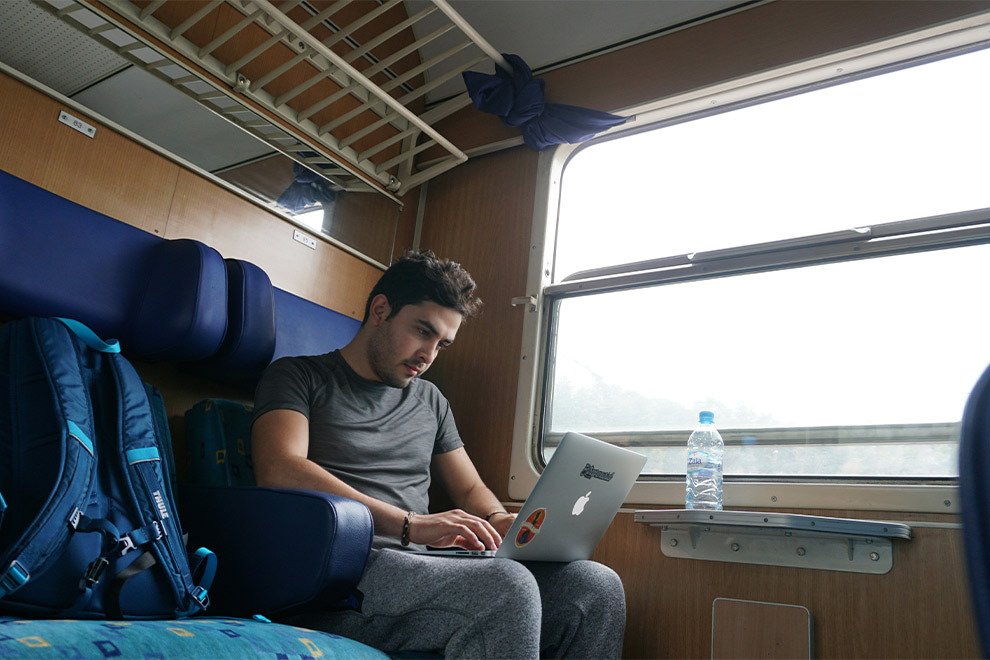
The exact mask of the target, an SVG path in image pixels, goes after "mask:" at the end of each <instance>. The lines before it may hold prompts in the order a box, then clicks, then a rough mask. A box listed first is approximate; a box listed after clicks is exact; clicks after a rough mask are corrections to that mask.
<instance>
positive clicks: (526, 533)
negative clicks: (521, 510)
mask: <svg viewBox="0 0 990 660" xmlns="http://www.w3.org/2000/svg"><path fill="white" fill-rule="evenodd" d="M546 519H547V510H546V509H537V510H536V511H534V512H533V513H531V514H529V518H526V521H525V522H524V523H523V524H522V527H520V528H519V533H518V534H516V547H517V548H521V547H523V546H524V545H526V544H527V543H529V542H530V541H532V540H533V539H535V538H536V535H537V534H539V533H540V527H541V526H542V525H543V523H544V521H546Z"/></svg>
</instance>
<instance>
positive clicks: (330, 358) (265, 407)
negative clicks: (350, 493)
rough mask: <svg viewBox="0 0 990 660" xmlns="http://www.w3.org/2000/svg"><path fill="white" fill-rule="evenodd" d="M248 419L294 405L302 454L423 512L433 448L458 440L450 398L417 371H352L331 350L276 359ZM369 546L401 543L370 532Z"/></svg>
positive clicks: (365, 489)
mask: <svg viewBox="0 0 990 660" xmlns="http://www.w3.org/2000/svg"><path fill="white" fill-rule="evenodd" d="M254 403H255V412H254V419H258V417H260V416H261V415H263V414H265V413H266V412H269V411H271V410H279V409H287V410H295V411H298V412H300V413H302V414H303V415H305V416H306V418H307V419H309V458H310V460H312V461H314V462H315V463H317V464H319V465H320V466H322V467H323V468H324V469H325V470H327V471H328V472H330V473H331V474H332V475H334V476H335V477H337V478H338V479H340V480H341V481H343V482H344V483H346V484H347V485H349V486H351V487H352V488H355V489H356V490H359V491H361V492H362V493H364V494H365V495H369V496H371V497H374V498H376V499H379V500H382V501H383V502H388V503H389V504H394V505H395V506H397V507H399V508H400V509H405V510H406V511H415V512H416V513H427V512H428V505H429V493H428V490H429V487H430V461H431V459H432V457H433V454H438V453H443V452H448V451H452V450H454V449H457V448H458V447H461V446H463V444H464V443H463V442H461V438H460V435H459V434H458V433H457V427H456V426H455V425H454V416H453V415H452V414H451V412H450V404H448V403H447V400H446V399H445V398H444V397H443V395H442V394H440V390H438V389H437V388H436V386H435V385H433V383H430V382H429V381H425V380H422V379H419V378H416V379H414V380H413V381H412V382H410V383H409V385H408V386H407V387H404V388H397V387H391V386H389V385H385V384H384V383H379V382H375V381H370V380H366V379H364V378H362V377H361V376H359V375H357V374H356V373H355V372H354V370H353V369H351V368H350V366H349V365H348V364H347V362H346V361H345V360H344V358H342V357H341V356H340V352H339V351H334V352H332V353H327V354H326V355H317V356H307V357H290V358H282V359H279V360H276V361H275V362H274V363H272V365H271V366H269V367H268V369H267V370H266V371H265V374H264V376H262V378H261V382H259V383H258V387H257V390H256V391H255V397H254ZM374 545H375V547H385V546H388V547H401V546H400V545H399V541H398V539H394V538H386V537H379V536H377V535H376V536H375V544H374Z"/></svg>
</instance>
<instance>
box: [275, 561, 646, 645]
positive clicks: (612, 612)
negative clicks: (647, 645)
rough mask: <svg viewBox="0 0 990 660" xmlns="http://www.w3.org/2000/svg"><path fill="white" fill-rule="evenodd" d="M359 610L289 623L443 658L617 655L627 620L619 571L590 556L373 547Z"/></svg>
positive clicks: (302, 616)
mask: <svg viewBox="0 0 990 660" xmlns="http://www.w3.org/2000/svg"><path fill="white" fill-rule="evenodd" d="M358 589H359V590H360V591H361V592H362V593H363V594H364V601H363V603H362V605H361V611H353V610H348V611H335V612H308V613H305V614H297V615H294V616H292V617H290V618H288V619H286V622H287V623H291V624H293V625H298V626H304V627H307V628H313V629H316V630H323V631H326V632H330V633H334V634H338V635H343V636H345V637H349V638H351V639H355V640H358V641H360V642H364V643H365V644H368V645H369V646H374V647H375V648H379V649H383V650H386V651H427V652H434V653H441V654H443V655H444V656H446V657H448V658H537V657H540V656H542V657H550V658H618V657H620V655H621V652H622V635H623V632H624V630H625V624H626V599H625V592H624V591H623V589H622V582H621V581H620V580H619V576H618V575H616V574H615V572H614V571H612V569H610V568H608V567H607V566H604V565H602V564H598V563H596V562H592V561H575V562H571V563H567V564H563V563H553V562H527V563H525V564H523V563H520V562H516V561H513V560H511V559H463V558H451V557H431V556H425V555H421V554H412V553H408V552H402V551H398V550H390V549H384V550H379V551H377V552H373V553H372V555H371V557H370V558H369V559H368V567H367V569H366V571H365V573H364V577H362V578H361V582H360V584H358Z"/></svg>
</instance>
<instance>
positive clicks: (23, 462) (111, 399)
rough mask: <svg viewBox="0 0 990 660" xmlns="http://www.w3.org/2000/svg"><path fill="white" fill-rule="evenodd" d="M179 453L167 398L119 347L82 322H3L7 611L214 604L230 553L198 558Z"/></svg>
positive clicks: (115, 610)
mask: <svg viewBox="0 0 990 660" xmlns="http://www.w3.org/2000/svg"><path fill="white" fill-rule="evenodd" d="M170 459H171V443H170V438H169V435H168V424H167V418H166V416H165V412H164V405H163V403H162V400H161V396H160V395H159V394H158V393H157V391H156V390H154V388H151V387H150V386H146V385H145V384H144V383H143V382H142V381H141V379H140V377H139V376H138V374H137V372H136V371H135V370H134V367H133V366H132V365H131V364H130V363H129V362H128V361H127V360H126V359H125V358H124V357H123V356H122V355H121V354H120V345H119V343H118V342H117V341H116V340H110V341H109V342H104V341H103V340H101V339H100V338H99V337H98V336H97V335H96V334H95V333H94V332H92V331H91V330H90V329H89V328H87V327H86V326H85V325H83V324H81V323H79V322H77V321H72V320H68V319H47V318H26V319H20V320H17V321H12V322H10V323H8V324H6V325H4V326H3V327H2V328H0V611H3V612H9V613H14V614H18V615H28V616H58V617H62V618H108V619H124V618H133V619H159V618H172V617H182V616H188V615H190V614H194V613H196V612H198V611H201V610H204V609H206V607H207V605H208V598H207V589H208V588H209V586H210V584H211V582H212V580H213V574H214V571H215V569H216V557H215V556H214V555H213V553H211V552H210V551H209V550H206V549H204V548H200V549H199V550H197V551H196V552H195V553H192V554H191V555H187V553H186V549H185V541H184V539H183V533H182V528H181V526H180V524H179V519H178V516H177V513H176V509H175V504H174V500H173V495H172V484H171V481H170V474H171V472H172V471H173V470H172V468H171V466H170V465H169V462H170ZM194 574H195V576H196V577H198V580H197V579H194Z"/></svg>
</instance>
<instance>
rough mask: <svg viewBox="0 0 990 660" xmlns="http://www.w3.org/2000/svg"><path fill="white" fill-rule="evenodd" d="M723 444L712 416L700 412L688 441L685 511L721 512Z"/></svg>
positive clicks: (710, 413)
mask: <svg viewBox="0 0 990 660" xmlns="http://www.w3.org/2000/svg"><path fill="white" fill-rule="evenodd" d="M724 452H725V445H724V444H723V442H722V436H721V435H719V432H718V429H716V428H715V413H713V412H710V411H708V410H702V411H701V412H700V413H699V414H698V428H696V429H695V430H694V431H693V432H692V433H691V437H690V438H688V459H687V495H686V496H685V498H684V508H685V509H712V510H715V511H721V510H722V454H723V453H724Z"/></svg>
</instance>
